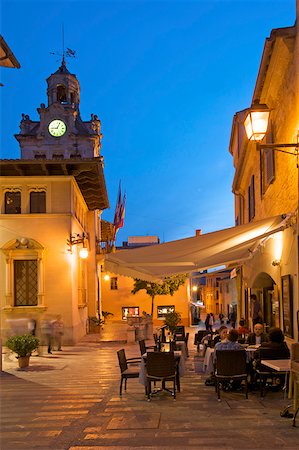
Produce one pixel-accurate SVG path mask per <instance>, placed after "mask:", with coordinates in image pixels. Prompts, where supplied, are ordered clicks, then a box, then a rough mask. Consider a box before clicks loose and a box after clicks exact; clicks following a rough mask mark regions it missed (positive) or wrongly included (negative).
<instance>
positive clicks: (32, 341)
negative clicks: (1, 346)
mask: <svg viewBox="0 0 299 450" xmlns="http://www.w3.org/2000/svg"><path fill="white" fill-rule="evenodd" d="M5 345H6V347H7V348H9V349H10V350H12V351H13V352H15V353H16V354H17V358H18V359H19V365H20V367H26V366H28V364H29V357H30V355H31V353H32V352H33V350H36V349H37V348H38V346H39V339H37V338H36V337H35V336H32V335H31V334H22V335H20V336H11V337H10V338H9V339H7V341H6V343H5ZM23 358H25V360H23Z"/></svg>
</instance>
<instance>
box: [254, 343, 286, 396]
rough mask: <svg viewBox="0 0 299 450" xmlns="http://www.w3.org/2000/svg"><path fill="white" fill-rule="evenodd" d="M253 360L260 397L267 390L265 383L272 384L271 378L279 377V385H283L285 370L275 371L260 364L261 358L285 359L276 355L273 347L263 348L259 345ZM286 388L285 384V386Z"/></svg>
mask: <svg viewBox="0 0 299 450" xmlns="http://www.w3.org/2000/svg"><path fill="white" fill-rule="evenodd" d="M255 353H256V355H255V362H254V370H255V375H256V378H257V380H258V382H259V385H260V394H261V397H264V396H265V393H266V390H267V384H268V385H273V379H274V378H276V379H277V378H279V380H280V382H281V385H282V386H283V384H284V383H283V378H285V377H286V372H277V371H276V370H274V369H270V368H269V367H266V366H263V365H262V364H261V360H262V359H285V357H279V356H277V351H276V350H275V349H273V348H266V347H265V348H263V347H260V348H259V349H258V350H257V351H256V352H255ZM285 388H286V386H285Z"/></svg>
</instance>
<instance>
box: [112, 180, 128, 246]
mask: <svg viewBox="0 0 299 450" xmlns="http://www.w3.org/2000/svg"><path fill="white" fill-rule="evenodd" d="M125 207H126V194H125V195H124V198H123V200H122V199H121V185H120V183H119V188H118V194H117V202H116V207H115V213H114V221H113V225H114V240H115V237H116V233H117V231H118V230H119V228H122V227H123V226H124V219H125Z"/></svg>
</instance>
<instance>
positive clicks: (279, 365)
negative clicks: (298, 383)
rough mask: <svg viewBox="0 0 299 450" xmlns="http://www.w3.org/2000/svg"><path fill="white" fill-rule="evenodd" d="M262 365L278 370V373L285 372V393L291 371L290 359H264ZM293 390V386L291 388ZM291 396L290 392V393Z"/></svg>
mask: <svg viewBox="0 0 299 450" xmlns="http://www.w3.org/2000/svg"><path fill="white" fill-rule="evenodd" d="M261 364H263V366H266V367H269V368H270V369H273V370H276V371H277V372H285V381H284V387H283V388H284V393H286V390H287V381H288V374H289V373H290V370H291V360H290V359H262V360H261ZM290 388H291V386H290ZM289 396H290V392H289Z"/></svg>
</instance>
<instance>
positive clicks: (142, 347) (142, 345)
mask: <svg viewBox="0 0 299 450" xmlns="http://www.w3.org/2000/svg"><path fill="white" fill-rule="evenodd" d="M138 342H139V349H140V354H141V356H142V355H144V354H145V353H146V351H147V350H155V349H156V346H155V345H149V346H147V345H145V340H144V339H141V341H138Z"/></svg>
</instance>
